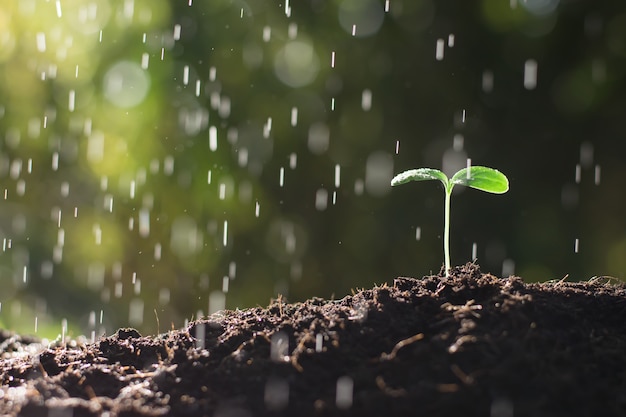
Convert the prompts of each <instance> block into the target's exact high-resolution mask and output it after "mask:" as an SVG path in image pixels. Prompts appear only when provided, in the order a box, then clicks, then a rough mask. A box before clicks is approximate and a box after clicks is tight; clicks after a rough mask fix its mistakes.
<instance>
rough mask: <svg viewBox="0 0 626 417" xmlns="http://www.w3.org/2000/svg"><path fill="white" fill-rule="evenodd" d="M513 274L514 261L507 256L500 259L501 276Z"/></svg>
mask: <svg viewBox="0 0 626 417" xmlns="http://www.w3.org/2000/svg"><path fill="white" fill-rule="evenodd" d="M513 274H515V261H513V260H512V259H508V258H507V259H505V260H504V261H502V276H503V277H509V276H512V275H513Z"/></svg>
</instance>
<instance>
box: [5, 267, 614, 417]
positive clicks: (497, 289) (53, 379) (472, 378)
mask: <svg viewBox="0 0 626 417" xmlns="http://www.w3.org/2000/svg"><path fill="white" fill-rule="evenodd" d="M37 346H39V345H38V343H37V340H35V339H29V338H26V337H20V336H17V335H12V334H10V333H7V332H3V333H2V334H1V335H0V353H1V354H2V359H1V360H0V378H1V381H2V389H1V390H0V414H1V415H13V416H15V415H24V416H45V417H48V416H55V417H59V416H63V417H65V416H67V417H71V416H73V417H78V416H98V415H108V416H110V417H115V416H161V415H166V416H220V417H249V416H283V415H284V416H413V415H423V416H454V415H462V416H492V417H512V416H516V417H520V416H624V415H626V285H624V284H616V283H613V282H608V280H606V279H601V278H594V279H592V280H590V281H588V282H583V283H569V282H551V283H543V284H526V283H524V282H523V281H522V280H521V279H520V278H517V277H510V278H505V279H502V278H497V277H495V276H492V275H489V274H482V273H481V271H480V270H479V268H478V266H476V265H473V264H467V265H465V266H462V267H457V268H454V269H453V271H452V272H451V275H450V277H447V278H446V277H444V276H442V275H441V274H440V275H438V276H427V277H424V278H423V279H412V278H398V279H396V280H395V281H394V284H393V286H381V287H375V288H373V289H369V290H363V291H358V292H355V293H354V294H353V295H350V296H347V297H345V298H342V299H341V300H324V299H319V298H314V299H311V300H308V301H306V302H303V303H295V304H289V303H287V302H285V300H282V299H278V300H274V301H273V302H272V303H271V305H270V306H269V307H268V308H266V309H262V308H253V309H246V310H240V311H226V312H223V313H221V314H218V315H213V316H211V317H209V318H208V319H205V320H199V321H195V322H193V323H191V324H190V325H189V326H188V327H187V328H184V329H181V330H176V331H171V332H169V333H166V334H162V335H158V336H155V337H142V336H141V335H139V333H138V332H137V331H135V330H133V329H120V330H118V331H117V332H116V334H114V335H112V336H110V337H103V338H101V339H100V340H99V341H97V342H96V343H93V344H85V343H74V344H70V345H66V346H65V347H62V346H49V347H45V348H43V350H41V349H38V348H37Z"/></svg>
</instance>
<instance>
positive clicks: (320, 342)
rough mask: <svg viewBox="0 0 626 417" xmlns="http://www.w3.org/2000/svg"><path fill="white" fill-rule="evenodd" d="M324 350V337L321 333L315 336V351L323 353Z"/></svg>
mask: <svg viewBox="0 0 626 417" xmlns="http://www.w3.org/2000/svg"><path fill="white" fill-rule="evenodd" d="M323 348H324V336H323V335H322V334H321V333H318V334H316V335H315V351H316V352H317V353H319V352H321V351H322V349H323Z"/></svg>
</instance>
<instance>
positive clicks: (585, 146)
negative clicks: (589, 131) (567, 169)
mask: <svg viewBox="0 0 626 417" xmlns="http://www.w3.org/2000/svg"><path fill="white" fill-rule="evenodd" d="M580 164H581V165H582V166H583V167H584V168H590V167H591V165H592V164H593V144H592V143H589V142H583V143H581V144H580Z"/></svg>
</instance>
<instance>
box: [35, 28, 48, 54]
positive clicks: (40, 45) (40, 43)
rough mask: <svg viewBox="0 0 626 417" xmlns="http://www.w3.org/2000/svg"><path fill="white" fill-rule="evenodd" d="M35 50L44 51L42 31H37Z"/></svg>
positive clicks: (44, 44) (44, 35)
mask: <svg viewBox="0 0 626 417" xmlns="http://www.w3.org/2000/svg"><path fill="white" fill-rule="evenodd" d="M36 39H37V50H38V51H39V52H46V34H45V33H43V32H37V35H36Z"/></svg>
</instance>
